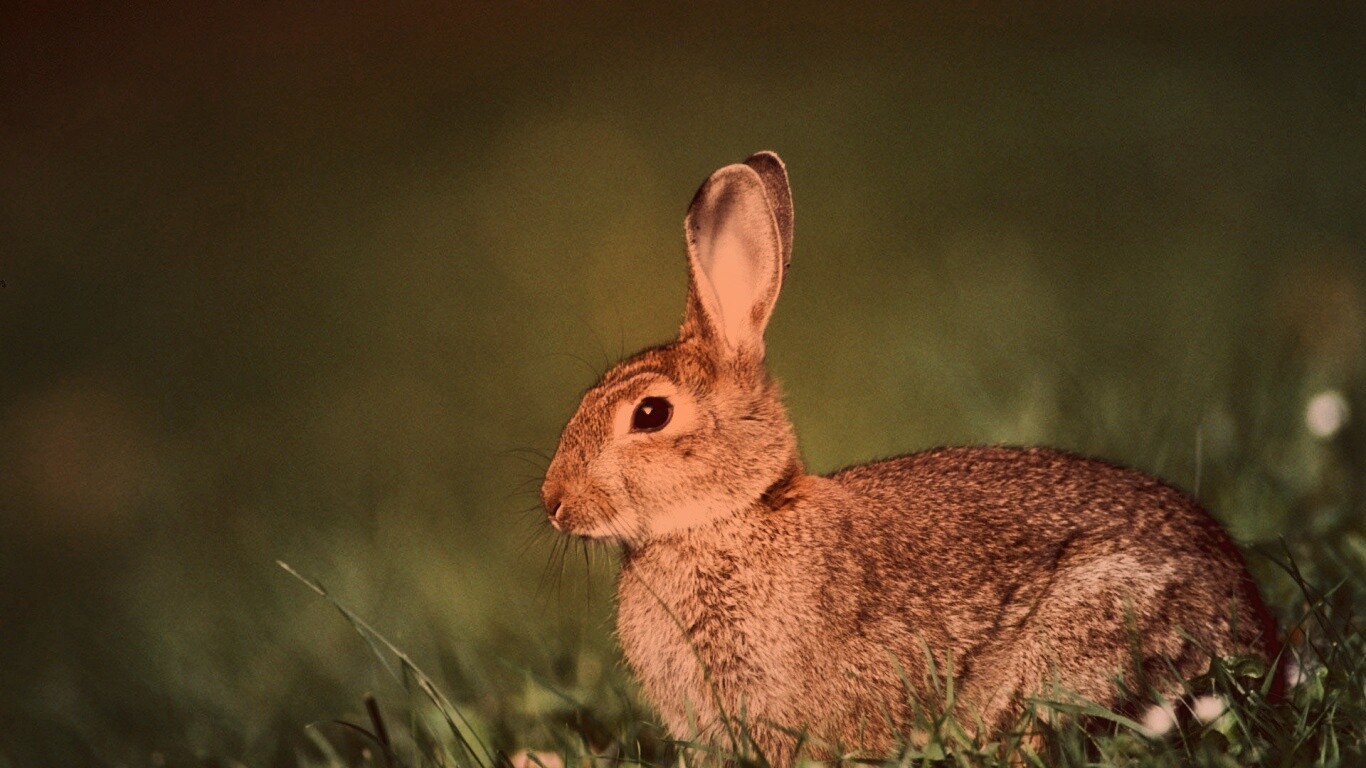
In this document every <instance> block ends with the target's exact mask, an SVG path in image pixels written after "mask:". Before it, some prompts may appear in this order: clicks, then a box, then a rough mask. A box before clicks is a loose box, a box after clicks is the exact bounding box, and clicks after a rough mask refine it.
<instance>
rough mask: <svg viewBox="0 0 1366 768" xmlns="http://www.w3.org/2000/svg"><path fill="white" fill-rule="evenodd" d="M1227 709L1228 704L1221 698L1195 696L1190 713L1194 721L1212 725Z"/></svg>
mask: <svg viewBox="0 0 1366 768" xmlns="http://www.w3.org/2000/svg"><path fill="white" fill-rule="evenodd" d="M1227 709H1228V702H1226V701H1224V697H1223V696H1197V697H1196V698H1195V701H1192V702H1191V712H1192V713H1194V715H1195V719H1196V720H1199V721H1200V722H1202V723H1212V722H1214V721H1215V720H1218V719H1219V716H1220V715H1222V714H1224V712H1225V710H1227Z"/></svg>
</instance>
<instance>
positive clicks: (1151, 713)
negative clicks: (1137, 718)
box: [1140, 702, 1176, 739]
mask: <svg viewBox="0 0 1366 768" xmlns="http://www.w3.org/2000/svg"><path fill="white" fill-rule="evenodd" d="M1140 725H1142V726H1143V727H1142V731H1143V735H1144V736H1147V737H1148V738H1150V739H1156V738H1159V737H1161V736H1163V735H1165V734H1166V733H1167V732H1168V731H1170V730H1171V729H1172V727H1173V726H1175V725H1176V708H1175V707H1173V706H1172V705H1171V704H1170V703H1169V702H1163V703H1161V704H1154V705H1153V706H1151V707H1148V711H1147V712H1144V713H1143V722H1142V723H1140Z"/></svg>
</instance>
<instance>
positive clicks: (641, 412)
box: [631, 397, 674, 432]
mask: <svg viewBox="0 0 1366 768" xmlns="http://www.w3.org/2000/svg"><path fill="white" fill-rule="evenodd" d="M673 414H674V407H673V405H671V404H670V403H669V401H668V400H666V399H664V398H662V397H647V398H645V399H644V400H641V401H640V405H637V406H636V412H635V413H633V414H631V431H632V432H657V431H659V430H661V429H663V428H664V425H665V424H668V423H669V417H670V416H673Z"/></svg>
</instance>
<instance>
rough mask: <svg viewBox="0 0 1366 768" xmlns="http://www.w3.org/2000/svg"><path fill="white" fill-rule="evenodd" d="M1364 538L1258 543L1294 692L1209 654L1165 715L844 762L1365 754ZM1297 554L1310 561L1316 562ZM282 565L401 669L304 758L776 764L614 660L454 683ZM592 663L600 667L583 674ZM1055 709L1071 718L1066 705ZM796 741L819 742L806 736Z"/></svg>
mask: <svg viewBox="0 0 1366 768" xmlns="http://www.w3.org/2000/svg"><path fill="white" fill-rule="evenodd" d="M1360 544H1361V539H1360V537H1359V536H1355V535H1351V536H1346V537H1343V538H1341V539H1338V540H1336V541H1335V540H1332V539H1329V538H1323V539H1308V540H1304V541H1300V542H1296V543H1290V542H1286V541H1282V542H1281V543H1280V550H1279V552H1266V553H1252V554H1251V557H1252V558H1254V561H1256V562H1260V563H1261V564H1262V565H1267V564H1271V565H1274V567H1275V568H1277V569H1278V570H1279V572H1280V575H1281V578H1282V580H1284V581H1286V582H1288V583H1289V584H1291V585H1293V587H1294V589H1293V591H1290V592H1287V593H1285V594H1288V595H1290V596H1292V597H1293V600H1290V601H1286V600H1285V599H1284V598H1282V602H1281V603H1280V604H1278V605H1276V606H1274V610H1276V611H1277V613H1279V614H1280V616H1281V619H1282V621H1281V632H1282V636H1283V637H1284V638H1285V640H1286V645H1285V648H1284V650H1283V652H1282V657H1281V658H1280V659H1278V660H1277V661H1278V663H1279V664H1280V665H1282V666H1283V668H1284V673H1285V675H1286V683H1287V690H1286V692H1285V693H1284V695H1282V696H1280V697H1278V698H1273V695H1272V686H1273V681H1274V679H1275V665H1268V664H1267V663H1266V662H1265V661H1263V660H1261V659H1256V658H1241V659H1238V658H1232V659H1221V658H1214V659H1211V664H1210V669H1209V671H1208V673H1207V674H1205V675H1203V676H1201V677H1199V678H1196V679H1194V680H1190V681H1188V683H1187V689H1186V692H1187V695H1186V696H1185V697H1184V698H1183V699H1182V700H1181V701H1177V702H1168V703H1167V706H1168V707H1169V709H1168V710H1167V711H1168V712H1170V715H1171V718H1170V720H1169V721H1168V722H1166V723H1161V722H1159V723H1158V725H1157V727H1156V728H1154V726H1153V724H1152V723H1151V722H1148V721H1145V722H1139V721H1138V719H1137V718H1141V717H1142V715H1139V714H1134V713H1133V712H1129V713H1119V712H1111V711H1107V710H1104V709H1101V708H1099V707H1097V706H1096V705H1094V704H1090V703H1088V702H1084V701H1078V700H1076V699H1073V698H1070V697H1067V696H1058V697H1054V698H1047V697H1040V698H1036V699H1035V700H1034V701H1033V707H1032V710H1031V711H1030V712H1029V713H1028V714H1027V715H1026V717H1025V718H1024V720H1022V721H1021V722H1020V723H1019V725H1018V727H1017V728H1016V729H1015V730H1014V731H1013V732H1012V733H1011V734H1009V735H1007V736H1005V737H1003V738H1001V739H999V740H997V741H992V742H987V743H983V742H981V741H975V740H973V739H972V738H971V737H970V736H968V735H967V734H968V731H967V730H965V729H964V728H963V727H961V725H960V724H959V723H956V722H955V721H954V720H953V718H952V716H951V715H949V714H945V713H940V712H932V711H924V710H922V711H921V719H920V721H919V722H917V723H916V724H915V726H914V728H913V729H911V732H914V733H919V734H924V736H922V737H921V738H911V737H910V736H909V735H908V736H907V738H906V740H905V746H904V747H903V748H902V749H901V750H900V752H899V753H897V754H893V755H887V756H884V759H882V760H877V759H871V758H870V757H869V756H867V755H854V754H850V755H848V757H847V758H846V759H843V760H838V761H836V762H840V763H845V762H847V763H849V764H851V765H853V764H874V765H886V766H889V767H890V766H897V767H898V768H909V766H927V767H928V766H997V765H1001V766H1004V765H1039V766H1043V765H1047V766H1094V765H1106V766H1134V767H1139V766H1152V767H1158V766H1184V765H1192V766H1211V767H1219V766H1237V765H1273V766H1354V765H1363V764H1366V626H1363V623H1362V622H1361V620H1360V616H1359V614H1358V609H1359V607H1360V605H1361V600H1362V597H1363V591H1362V587H1363V586H1366V578H1364V576H1366V568H1363V565H1364V562H1363V560H1362V558H1361V554H1362V551H1361V547H1360ZM1301 562H1305V563H1314V567H1313V568H1312V569H1311V570H1312V571H1313V572H1314V575H1309V574H1306V572H1305V570H1304V569H1302V568H1301V566H1300V563H1301ZM280 565H281V567H283V568H284V569H285V570H286V571H288V572H289V573H290V574H292V575H293V576H294V577H296V578H297V579H299V580H300V581H301V582H302V583H304V584H305V585H306V586H308V587H309V588H310V589H311V590H312V591H313V592H315V593H316V594H317V595H319V596H321V597H322V598H324V599H325V600H326V601H328V602H329V603H330V604H331V605H332V606H334V607H335V608H336V609H337V610H339V611H340V613H341V615H342V616H343V618H344V619H345V621H346V622H347V623H349V625H350V626H351V628H352V629H354V630H355V632H356V633H357V634H358V635H359V636H360V638H362V639H363V640H364V642H365V644H366V645H367V646H368V647H369V649H370V651H371V653H372V654H373V656H374V659H375V663H376V664H378V665H380V666H381V667H382V668H383V669H384V670H386V672H387V673H388V676H389V678H390V681H391V685H389V686H387V687H386V688H385V689H384V690H383V691H382V692H379V693H367V694H365V696H364V699H363V704H364V709H363V712H361V713H359V714H355V715H352V716H349V717H346V718H339V719H337V720H335V721H333V722H332V723H319V724H315V725H313V726H311V727H310V729H309V732H308V737H309V740H310V742H309V744H308V745H307V746H303V747H300V748H299V749H298V750H297V752H296V754H295V757H296V760H297V764H298V765H299V766H302V767H304V768H323V767H324V766H326V767H328V768H339V767H340V766H383V767H384V768H399V767H400V766H401V767H405V768H436V767H437V766H440V767H441V768H448V767H458V768H507V767H508V766H510V765H513V764H514V761H515V764H516V765H518V766H519V767H520V768H529V767H530V766H543V768H556V766H558V765H564V766H596V765H617V764H641V765H657V766H672V765H676V764H677V765H683V766H692V765H695V764H698V763H706V764H719V763H720V762H725V764H727V765H739V766H756V767H757V768H762V767H763V766H766V765H768V761H767V760H766V759H765V756H764V755H763V754H762V753H760V752H759V751H758V750H756V749H755V748H754V746H753V745H752V744H751V743H750V742H749V740H748V739H747V738H746V736H745V734H746V733H747V732H748V731H747V727H746V723H745V722H744V719H743V717H742V716H737V717H734V718H733V719H732V722H731V723H730V724H729V725H730V728H729V732H730V733H731V734H732V736H731V746H730V748H729V749H727V750H722V751H720V752H717V751H715V750H714V749H711V748H709V747H707V746H705V745H702V744H698V743H695V742H688V741H683V742H674V741H671V740H670V739H669V738H668V737H667V736H666V735H665V734H663V733H662V732H661V731H660V730H659V729H658V728H657V727H655V726H654V725H652V724H651V722H650V716H649V713H648V709H647V708H646V707H645V706H644V705H643V704H642V703H641V702H640V701H639V700H638V698H637V696H636V694H635V692H634V689H633V687H632V685H631V682H630V680H629V677H628V675H626V674H625V672H624V671H623V670H622V669H621V668H620V667H619V666H616V665H614V664H613V662H612V661H611V660H607V659H600V658H599V659H580V660H579V661H580V666H579V668H578V669H577V670H575V671H574V672H571V673H569V674H562V675H561V676H560V679H561V681H562V682H561V681H554V680H552V679H550V678H549V677H547V676H545V675H542V674H539V673H537V672H534V671H532V670H527V669H519V668H518V667H516V666H515V664H513V663H512V662H511V660H510V658H507V657H504V658H502V659H496V660H495V659H490V660H488V662H487V663H493V662H495V661H497V662H500V663H503V664H505V665H508V668H509V669H510V670H511V671H513V672H514V673H516V674H517V675H519V676H520V677H521V678H522V680H523V682H524V687H523V689H522V691H521V692H520V695H512V696H509V692H508V691H500V692H496V693H492V695H491V696H490V695H487V694H489V692H480V691H474V690H464V691H461V692H460V693H461V694H462V695H461V696H456V695H448V694H446V693H443V692H442V690H441V687H440V685H439V684H438V683H437V682H436V680H435V679H434V678H433V677H432V676H431V675H429V674H427V673H426V672H424V671H423V669H422V668H420V667H419V666H418V665H417V664H416V663H415V662H414V661H413V660H412V659H411V658H410V657H409V656H408V655H407V654H405V653H404V652H403V651H402V650H401V649H400V648H399V647H398V646H397V645H396V644H394V643H393V642H391V641H389V640H388V639H386V638H385V637H384V636H383V635H382V634H381V633H380V632H378V631H377V630H376V629H375V628H374V627H372V626H371V625H370V624H369V623H367V622H366V621H365V620H364V619H363V618H362V617H360V616H358V615H357V614H356V613H355V612H354V611H352V610H351V609H349V608H347V607H346V605H345V604H344V601H342V600H340V599H338V598H337V597H336V596H334V595H333V594H331V593H329V592H328V591H327V589H326V588H324V587H323V585H321V584H319V583H318V582H317V581H316V580H313V579H311V578H309V577H307V576H304V575H302V574H300V573H299V572H298V571H296V570H295V569H293V568H291V567H290V566H288V565H286V564H284V563H281V564H280ZM584 662H587V667H586V668H587V669H591V670H597V672H588V673H585V672H584V669H585V667H584V665H583V663H584ZM602 670H608V671H606V672H602ZM932 682H933V683H934V684H935V685H939V686H944V688H941V691H944V690H946V691H947V693H948V701H950V702H951V701H952V686H953V680H952V678H951V677H950V676H947V675H942V674H941V675H936V677H935V679H934V680H933V681H932ZM381 699H382V700H383V702H384V704H383V706H382V705H381V704H380V701H381ZM500 699H501V701H500V702H499V703H498V704H496V705H491V702H493V701H495V700H500ZM481 702H482V703H481ZM1214 702H1217V704H1214ZM1058 713H1062V714H1064V715H1065V717H1063V718H1061V719H1057V718H1056V715H1057V714H1058ZM1040 730H1041V731H1042V732H1043V733H1044V734H1045V739H1044V741H1043V744H1042V747H1043V748H1042V750H1041V751H1038V752H1036V751H1035V749H1034V748H1033V747H1031V746H1027V745H1028V744H1029V742H1027V741H1026V740H1024V739H1022V738H1021V737H1022V734H1024V733H1025V732H1027V731H1028V732H1035V731H1040ZM1155 731H1156V732H1155ZM799 739H801V740H802V741H803V742H804V743H809V741H806V737H805V734H799ZM525 750H531V751H529V752H528V751H525ZM834 751H835V753H836V754H840V752H839V750H838V749H836V750H834ZM519 752H520V754H519ZM806 759H809V758H806ZM827 762H828V761H827Z"/></svg>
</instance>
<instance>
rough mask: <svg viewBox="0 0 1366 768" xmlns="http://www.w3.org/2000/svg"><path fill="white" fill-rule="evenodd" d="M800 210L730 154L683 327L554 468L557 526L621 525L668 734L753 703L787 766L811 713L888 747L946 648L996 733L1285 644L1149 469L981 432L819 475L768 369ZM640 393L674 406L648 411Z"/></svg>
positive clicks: (844, 738)
mask: <svg viewBox="0 0 1366 768" xmlns="http://www.w3.org/2000/svg"><path fill="white" fill-rule="evenodd" d="M792 220H793V216H792V205H791V195H790V192H789V189H788V185H787V176H786V172H785V169H784V168H783V166H782V163H781V161H779V160H778V158H777V156H776V155H773V154H772V153H760V154H758V155H755V156H754V157H751V158H750V159H749V160H747V161H746V162H745V163H744V164H737V165H731V166H726V167H725V168H722V169H720V170H718V171H716V172H715V173H714V174H712V176H711V177H710V178H709V179H708V180H707V181H706V182H705V183H704V184H703V185H702V187H701V189H699V190H698V192H697V195H696V196H695V197H694V199H693V202H692V205H691V206H690V208H689V211H688V215H687V219H686V223H685V229H686V233H687V244H688V275H689V283H688V294H687V301H686V308H685V314H684V319H683V324H682V328H681V329H680V332H679V338H678V339H677V340H676V341H673V342H671V343H668V344H664V345H661V346H658V347H653V348H650V349H647V350H645V351H643V352H641V353H639V354H637V355H636V356H634V357H632V358H631V359H629V360H627V361H625V362H623V363H621V364H620V365H618V366H617V367H616V368H614V369H613V370H611V371H609V372H608V373H607V374H605V375H604V376H603V378H602V380H601V381H600V382H599V383H598V384H597V385H595V386H594V387H593V388H591V389H589V391H588V392H587V393H586V394H585V395H584V398H583V401H582V403H581V404H580V406H579V409H578V411H577V412H576V413H575V414H574V416H573V417H572V418H571V419H570V421H569V423H568V425H567V426H566V427H565V429H564V433H563V436H562V437H561V440H560V445H559V448H558V449H557V451H556V453H555V456H554V458H553V460H552V461H551V464H550V467H549V468H548V470H547V472H546V478H545V483H544V485H543V487H542V500H543V501H544V503H545V506H546V510H547V511H548V513H549V515H550V519H551V522H552V524H553V525H554V526H555V527H556V528H557V529H559V530H561V531H563V532H565V533H569V534H574V535H579V536H589V537H594V538H603V539H609V540H613V541H617V542H619V543H620V544H621V545H622V547H623V553H624V554H623V562H622V569H621V574H620V576H619V579H618V616H617V633H618V636H619V638H620V640H621V644H622V648H623V650H624V652H625V655H626V659H627V661H628V662H629V663H630V665H631V667H632V669H633V670H634V671H635V672H636V674H637V675H638V676H639V678H640V681H641V683H642V686H643V688H644V691H645V693H646V695H647V697H648V698H649V699H650V701H651V703H653V704H654V706H655V707H656V708H657V709H658V710H659V713H660V715H661V716H662V718H663V719H664V723H665V725H666V726H667V727H668V729H669V730H670V732H671V733H672V734H674V735H675V736H676V737H679V738H691V737H699V738H701V739H703V740H705V741H709V742H712V743H714V744H716V745H717V746H718V747H721V748H723V749H726V748H730V747H731V746H733V745H731V744H730V743H729V737H728V735H727V734H728V733H729V732H730V731H729V729H728V728H727V727H726V725H725V722H724V720H725V718H726V717H728V716H729V717H736V716H739V715H741V714H742V713H743V715H744V717H745V719H746V722H747V724H748V725H747V727H748V731H749V734H750V736H751V738H753V739H754V741H755V742H756V743H757V745H758V746H759V747H761V748H762V749H763V750H764V752H765V754H766V755H767V756H768V758H769V759H770V760H771V761H773V762H774V763H775V764H777V765H780V766H781V765H787V764H790V762H791V760H792V759H793V754H792V751H793V749H794V747H795V745H796V739H795V738H794V736H793V735H792V733H793V732H794V731H795V730H801V729H809V732H810V733H811V734H812V735H813V736H814V737H816V739H817V742H816V743H826V744H835V743H839V744H842V745H843V746H845V747H847V748H855V749H862V750H865V751H867V752H870V753H874V754H876V753H880V752H885V751H887V750H889V749H891V748H893V747H894V745H895V744H896V742H897V740H898V738H899V737H901V736H906V735H908V734H909V731H910V730H911V729H913V727H914V721H915V713H914V711H913V707H912V704H911V701H912V700H915V701H917V702H918V703H919V704H920V705H922V706H926V707H929V708H931V709H933V708H934V707H942V706H944V705H945V702H943V701H940V700H938V699H937V698H936V696H937V693H936V691H937V690H938V689H937V688H936V687H935V686H934V685H932V684H931V681H930V677H931V674H930V672H931V669H937V670H940V671H941V673H942V672H944V671H951V673H952V674H953V676H954V680H955V689H956V697H955V702H954V706H955V708H956V710H957V714H958V715H959V716H960V722H962V723H964V724H965V725H967V726H968V727H976V728H977V729H978V730H979V731H980V735H982V736H983V737H991V736H994V735H998V734H999V733H1000V732H1001V731H1002V730H1003V729H1006V728H1008V727H1010V726H1011V725H1012V724H1013V723H1014V722H1015V721H1016V720H1017V718H1018V717H1019V716H1020V714H1021V713H1022V711H1023V709H1024V707H1025V706H1026V704H1027V702H1028V700H1029V699H1030V697H1033V696H1036V695H1043V696H1055V697H1056V696H1065V695H1069V694H1076V695H1080V696H1083V697H1085V698H1086V699H1089V700H1091V701H1093V702H1096V703H1098V704H1100V705H1102V706H1106V707H1116V706H1120V705H1122V704H1124V702H1123V701H1121V687H1120V686H1119V685H1118V684H1117V682H1116V681H1117V680H1118V679H1121V678H1122V679H1123V680H1124V682H1125V687H1126V688H1128V689H1130V690H1137V691H1140V692H1152V691H1155V692H1158V693H1161V694H1163V695H1167V696H1172V695H1174V694H1176V693H1178V692H1179V690H1180V679H1181V678H1183V677H1191V676H1195V675H1198V674H1200V673H1202V672H1204V671H1205V669H1206V668H1207V665H1208V662H1209V659H1210V657H1211V656H1212V655H1216V654H1217V655H1233V654H1242V653H1259V654H1263V655H1265V654H1267V653H1269V652H1270V651H1271V650H1272V647H1273V645H1274V638H1273V633H1272V627H1271V623H1270V620H1269V619H1268V618H1267V614H1266V611H1265V609H1264V608H1263V606H1262V603H1261V599H1260V597H1259V596H1258V593H1257V590H1256V587H1255V586H1254V585H1253V583H1252V581H1251V579H1250V577H1249V576H1248V574H1247V570H1246V568H1245V566H1244V564H1243V561H1242V559H1241V557H1240V556H1239V554H1238V551H1237V549H1236V548H1235V547H1234V546H1233V544H1232V543H1231V542H1230V540H1229V539H1228V537H1227V536H1226V535H1225V534H1224V532H1223V531H1222V530H1221V529H1220V528H1219V526H1218V525H1217V524H1216V523H1215V522H1214V521H1213V520H1212V519H1211V518H1210V517H1209V515H1208V514H1206V513H1205V512H1204V511H1203V510H1202V509H1201V508H1200V507H1199V506H1198V505H1197V504H1196V503H1195V502H1194V501H1193V500H1191V499H1190V498H1189V497H1187V496H1185V495H1183V494H1182V493H1180V492H1179V491H1176V490H1175V489H1173V488H1171V487H1170V486H1167V485H1164V484H1163V483H1161V482H1160V481H1158V480H1156V479H1153V478H1151V477H1148V476H1146V475H1143V474H1141V473H1138V472H1135V471H1133V470H1129V469H1125V468H1122V467H1117V466H1114V465H1111V464H1108V463H1105V462H1102V461H1098V460H1094V459H1089V458H1084V457H1081V456H1076V455H1072V454H1068V453H1064V452H1061V451H1055V450H1051V449H1045V448H1004V447H975V448H946V449H939V450H934V451H927V452H924V453H919V454H914V455H909V456H903V457H899V458H895V459H889V460H886V461H880V462H876V463H872V464H863V465H859V466H853V467H849V468H846V469H844V470H841V471H839V472H836V473H834V474H831V475H828V476H815V475H809V474H806V472H805V470H804V468H803V466H802V462H801V459H800V457H799V454H798V451H797V444H796V439H795V437H794V434H793V430H792V427H791V423H790V422H789V420H788V418H787V414H786V411H785V410H784V408H783V405H782V402H781V399H780V395H779V391H778V388H777V386H776V384H775V383H774V382H773V380H772V379H771V378H770V377H769V375H768V372H767V369H766V368H765V366H764V345H763V331H764V328H765V326H766V325H767V323H768V319H769V316H770V315H771V313H772V310H773V307H774V304H775V303H776V301H777V297H778V292H779V289H780V287H781V285H782V283H783V278H784V276H785V273H786V270H787V266H788V263H789V260H790V258H791V247H792ZM646 398H663V400H662V401H661V400H651V403H661V402H664V403H667V404H669V406H670V407H671V408H672V415H671V417H670V418H668V419H667V420H662V425H661V424H660V422H661V420H660V419H658V418H655V419H645V420H637V419H635V418H633V415H634V414H635V409H637V408H638V407H641V404H642V402H643V401H644V400H645V399H646ZM656 416H657V414H656ZM638 423H640V424H646V425H647V427H644V428H637V427H636V426H635V425H636V424H638ZM908 685H909V686H910V687H911V690H909V691H908V690H907V686H908ZM818 751H819V750H818Z"/></svg>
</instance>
